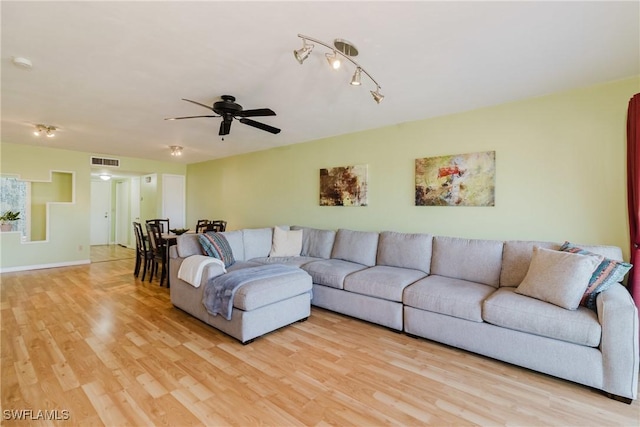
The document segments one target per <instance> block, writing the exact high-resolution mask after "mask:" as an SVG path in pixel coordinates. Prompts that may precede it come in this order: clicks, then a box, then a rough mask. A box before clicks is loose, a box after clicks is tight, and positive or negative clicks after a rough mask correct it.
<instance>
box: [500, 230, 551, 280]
mask: <svg viewBox="0 0 640 427" xmlns="http://www.w3.org/2000/svg"><path fill="white" fill-rule="evenodd" d="M534 246H537V247H539V248H543V249H554V250H558V249H560V245H559V244H557V243H553V242H537V241H534V240H507V241H506V242H504V250H503V251H502V271H501V272H500V286H512V287H515V286H518V285H520V283H521V282H522V280H523V279H524V276H526V275H527V271H529V265H530V264H531V257H532V256H533V247H534Z"/></svg>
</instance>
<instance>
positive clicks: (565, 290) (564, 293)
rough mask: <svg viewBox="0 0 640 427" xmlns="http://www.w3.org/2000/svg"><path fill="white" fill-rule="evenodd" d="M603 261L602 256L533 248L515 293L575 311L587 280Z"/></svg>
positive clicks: (587, 283) (587, 282) (585, 287)
mask: <svg viewBox="0 0 640 427" xmlns="http://www.w3.org/2000/svg"><path fill="white" fill-rule="evenodd" d="M601 262H602V257H601V256H587V255H579V254H572V253H569V252H561V251H554V250H551V249H544V248H540V247H538V246H534V247H533V256H532V257H531V264H530V265H529V271H527V275H526V276H525V277H524V280H522V283H520V285H519V286H518V287H517V288H516V292H517V293H519V294H522V295H526V296H529V297H532V298H536V299H539V300H542V301H546V302H549V303H551V304H555V305H557V306H560V307H562V308H566V309H568V310H576V309H577V308H578V305H579V304H580V300H581V298H582V295H583V294H584V291H585V289H587V286H588V285H589V279H590V278H591V275H592V274H593V272H594V271H595V269H596V267H598V265H600V263H601Z"/></svg>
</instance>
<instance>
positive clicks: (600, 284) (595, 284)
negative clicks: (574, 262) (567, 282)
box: [560, 242, 633, 310]
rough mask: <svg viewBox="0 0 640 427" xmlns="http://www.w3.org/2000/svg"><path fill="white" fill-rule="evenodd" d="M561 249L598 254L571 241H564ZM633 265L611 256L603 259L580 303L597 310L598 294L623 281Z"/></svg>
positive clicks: (576, 252)
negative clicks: (613, 258)
mask: <svg viewBox="0 0 640 427" xmlns="http://www.w3.org/2000/svg"><path fill="white" fill-rule="evenodd" d="M560 250H561V251H564V252H571V253H574V254H580V255H593V256H598V255H597V254H594V253H593V252H589V251H587V250H585V249H582V248H579V247H577V246H574V245H572V244H571V243H569V242H564V244H563V245H562V246H561V247H560ZM631 267H633V266H632V265H631V264H629V263H628V262H622V261H615V260H612V259H609V258H605V259H603V260H602V262H601V263H600V265H599V266H598V267H597V268H596V270H595V271H594V272H593V275H592V276H591V279H590V280H589V286H587V289H586V290H585V292H584V295H583V296H582V300H581V301H580V305H583V306H585V307H587V308H591V309H593V310H595V309H596V296H597V295H598V294H599V293H600V292H604V291H606V290H607V289H608V288H609V287H610V286H611V285H613V284H614V283H616V282H621V281H622V279H624V276H625V274H627V272H628V271H629V270H630V269H631Z"/></svg>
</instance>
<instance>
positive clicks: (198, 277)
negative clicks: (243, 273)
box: [178, 255, 227, 288]
mask: <svg viewBox="0 0 640 427" xmlns="http://www.w3.org/2000/svg"><path fill="white" fill-rule="evenodd" d="M212 263H213V264H218V265H220V266H221V267H222V272H223V273H226V272H227V270H226V268H225V267H224V263H223V262H222V261H220V260H219V259H218V258H214V257H210V256H205V255H192V256H190V257H187V258H185V259H184V261H182V264H181V265H180V269H179V270H178V279H181V280H184V281H185V282H187V283H189V284H191V285H193V286H194V287H196V288H198V287H200V282H201V281H202V272H203V270H204V267H205V266H206V265H209V264H212Z"/></svg>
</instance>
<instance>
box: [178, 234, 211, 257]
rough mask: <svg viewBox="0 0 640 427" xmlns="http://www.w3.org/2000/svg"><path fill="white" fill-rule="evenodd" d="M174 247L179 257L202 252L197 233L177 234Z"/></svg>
mask: <svg viewBox="0 0 640 427" xmlns="http://www.w3.org/2000/svg"><path fill="white" fill-rule="evenodd" d="M176 249H177V251H178V256H179V257H180V258H186V257H188V256H191V255H202V254H204V252H203V251H202V245H201V244H200V241H199V240H198V235H197V234H195V233H185V234H181V235H180V236H178V237H177V238H176Z"/></svg>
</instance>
